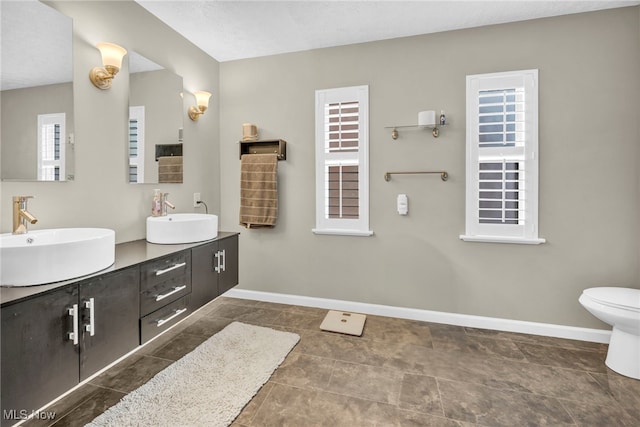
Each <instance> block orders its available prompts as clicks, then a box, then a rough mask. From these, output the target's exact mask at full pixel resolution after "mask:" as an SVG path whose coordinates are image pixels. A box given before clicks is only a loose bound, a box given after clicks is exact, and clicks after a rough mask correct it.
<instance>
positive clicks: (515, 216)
mask: <svg viewBox="0 0 640 427" xmlns="http://www.w3.org/2000/svg"><path fill="white" fill-rule="evenodd" d="M538 158H539V155H538V70H524V71H513V72H505V73H491V74H477V75H472V76H467V167H466V172H467V179H466V227H465V228H466V230H465V234H464V235H462V236H460V238H461V239H462V240H466V241H479V242H494V243H528V244H539V243H543V242H544V239H541V238H539V237H538Z"/></svg>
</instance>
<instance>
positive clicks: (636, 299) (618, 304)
mask: <svg viewBox="0 0 640 427" xmlns="http://www.w3.org/2000/svg"><path fill="white" fill-rule="evenodd" d="M582 293H583V294H584V295H585V296H587V297H588V298H589V299H591V300H593V301H595V302H597V303H599V304H602V305H606V306H609V307H613V308H620V309H623V310H629V311H632V312H636V313H640V289H631V288H616V287H601V288H589V289H585V290H584V291H582Z"/></svg>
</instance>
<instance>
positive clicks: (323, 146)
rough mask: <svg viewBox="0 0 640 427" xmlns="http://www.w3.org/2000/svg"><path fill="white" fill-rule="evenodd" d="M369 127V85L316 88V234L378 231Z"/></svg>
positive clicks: (359, 234)
mask: <svg viewBox="0 0 640 427" xmlns="http://www.w3.org/2000/svg"><path fill="white" fill-rule="evenodd" d="M368 127H369V88H368V86H353V87H345V88H336V89H325V90H318V91H316V228H314V229H313V232H314V233H316V234H338V235H354V236H370V235H372V234H373V232H372V231H370V230H369V164H368V162H369V157H368V156H369V153H368V152H369V129H368Z"/></svg>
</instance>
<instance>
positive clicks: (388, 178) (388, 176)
mask: <svg viewBox="0 0 640 427" xmlns="http://www.w3.org/2000/svg"><path fill="white" fill-rule="evenodd" d="M431 173H439V174H440V179H442V180H443V181H446V180H447V179H449V174H448V173H447V172H446V171H421V172H386V173H385V174H384V180H385V181H387V182H388V181H391V175H413V174H431Z"/></svg>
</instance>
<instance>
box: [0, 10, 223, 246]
mask: <svg viewBox="0 0 640 427" xmlns="http://www.w3.org/2000/svg"><path fill="white" fill-rule="evenodd" d="M47 3H48V4H50V5H53V6H54V7H55V8H56V9H58V10H60V11H61V12H62V13H64V14H66V15H68V16H70V17H72V18H73V28H74V46H73V76H74V108H75V125H74V128H75V129H74V130H75V142H76V146H75V151H76V170H75V172H76V173H75V175H76V180H75V181H74V182H65V183H42V182H39V183H14V182H2V184H1V187H0V190H1V193H2V198H1V199H0V210H1V212H2V215H1V217H2V219H1V225H0V226H1V228H2V232H9V231H11V213H10V212H11V196H12V195H22V194H25V195H33V196H35V197H36V198H35V199H34V200H32V201H30V202H29V207H30V211H31V212H32V213H33V214H34V215H35V216H36V217H37V218H38V219H39V221H38V223H37V224H35V225H33V226H31V227H32V228H33V229H38V228H56V227H87V226H92V227H108V228H112V229H114V230H115V231H116V241H117V242H125V241H130V240H135V239H141V238H144V237H145V218H146V217H147V216H148V215H149V214H150V206H151V195H152V190H153V188H154V187H158V184H151V185H144V184H143V185H130V184H128V182H127V181H128V175H127V174H128V170H127V121H128V114H129V103H128V93H129V79H128V70H127V65H126V64H127V63H128V61H124V63H123V69H122V70H121V71H120V73H119V74H118V75H117V76H116V78H115V80H114V82H113V86H112V88H111V89H110V90H105V91H103V90H99V89H97V88H96V87H94V86H93V84H92V83H91V82H90V81H89V77H88V75H89V71H90V70H91V68H93V67H95V66H98V65H100V63H101V60H100V52H99V51H98V50H97V49H96V48H95V45H96V43H98V42H100V41H108V42H113V43H117V44H120V45H122V46H124V47H125V48H126V49H128V50H135V51H137V52H139V53H140V54H142V55H144V56H146V57H147V58H149V59H151V60H152V61H154V62H156V63H157V64H160V65H162V66H163V67H164V68H166V69H168V70H171V71H173V72H175V73H176V74H178V75H181V76H182V77H183V82H184V87H185V97H184V106H183V113H184V144H185V147H184V163H185V165H184V166H185V173H184V184H163V185H162V186H161V187H160V188H161V189H162V190H163V191H165V192H169V193H171V196H170V198H171V200H172V202H173V203H174V204H175V205H176V212H192V211H194V209H196V208H193V207H192V206H193V193H194V192H200V193H201V194H202V198H203V200H204V201H205V202H207V204H208V206H209V210H210V212H212V213H217V212H219V210H220V178H219V155H218V151H219V143H218V133H219V129H218V124H219V96H218V94H219V89H218V82H219V65H218V62H217V61H215V60H214V59H212V58H211V57H210V56H208V55H206V54H205V53H204V52H202V51H201V50H200V49H198V48H197V47H195V46H194V45H193V44H191V43H190V42H188V41H187V40H185V39H184V38H183V37H182V36H180V35H179V34H177V33H176V32H175V31H173V30H171V29H170V28H169V27H167V26H166V25H165V24H164V23H162V22H161V21H160V20H158V19H157V18H155V17H154V16H152V15H151V14H149V13H148V12H147V11H146V10H144V9H143V8H142V7H141V6H139V5H138V4H137V3H135V2H132V1H124V2H122V1H120V2H65V1H53V2H47ZM195 90H207V91H210V92H212V93H213V94H214V95H213V97H212V99H211V102H210V108H209V111H207V114H205V115H204V116H203V117H201V118H200V120H199V121H198V122H197V123H196V122H192V121H191V120H189V119H188V118H187V116H186V114H187V109H188V106H189V105H193V104H195V98H194V97H193V96H192V95H190V94H189V93H188V92H193V91H195ZM198 210H199V211H201V210H202V209H198ZM224 225H225V224H224V223H222V224H221V226H224Z"/></svg>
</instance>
